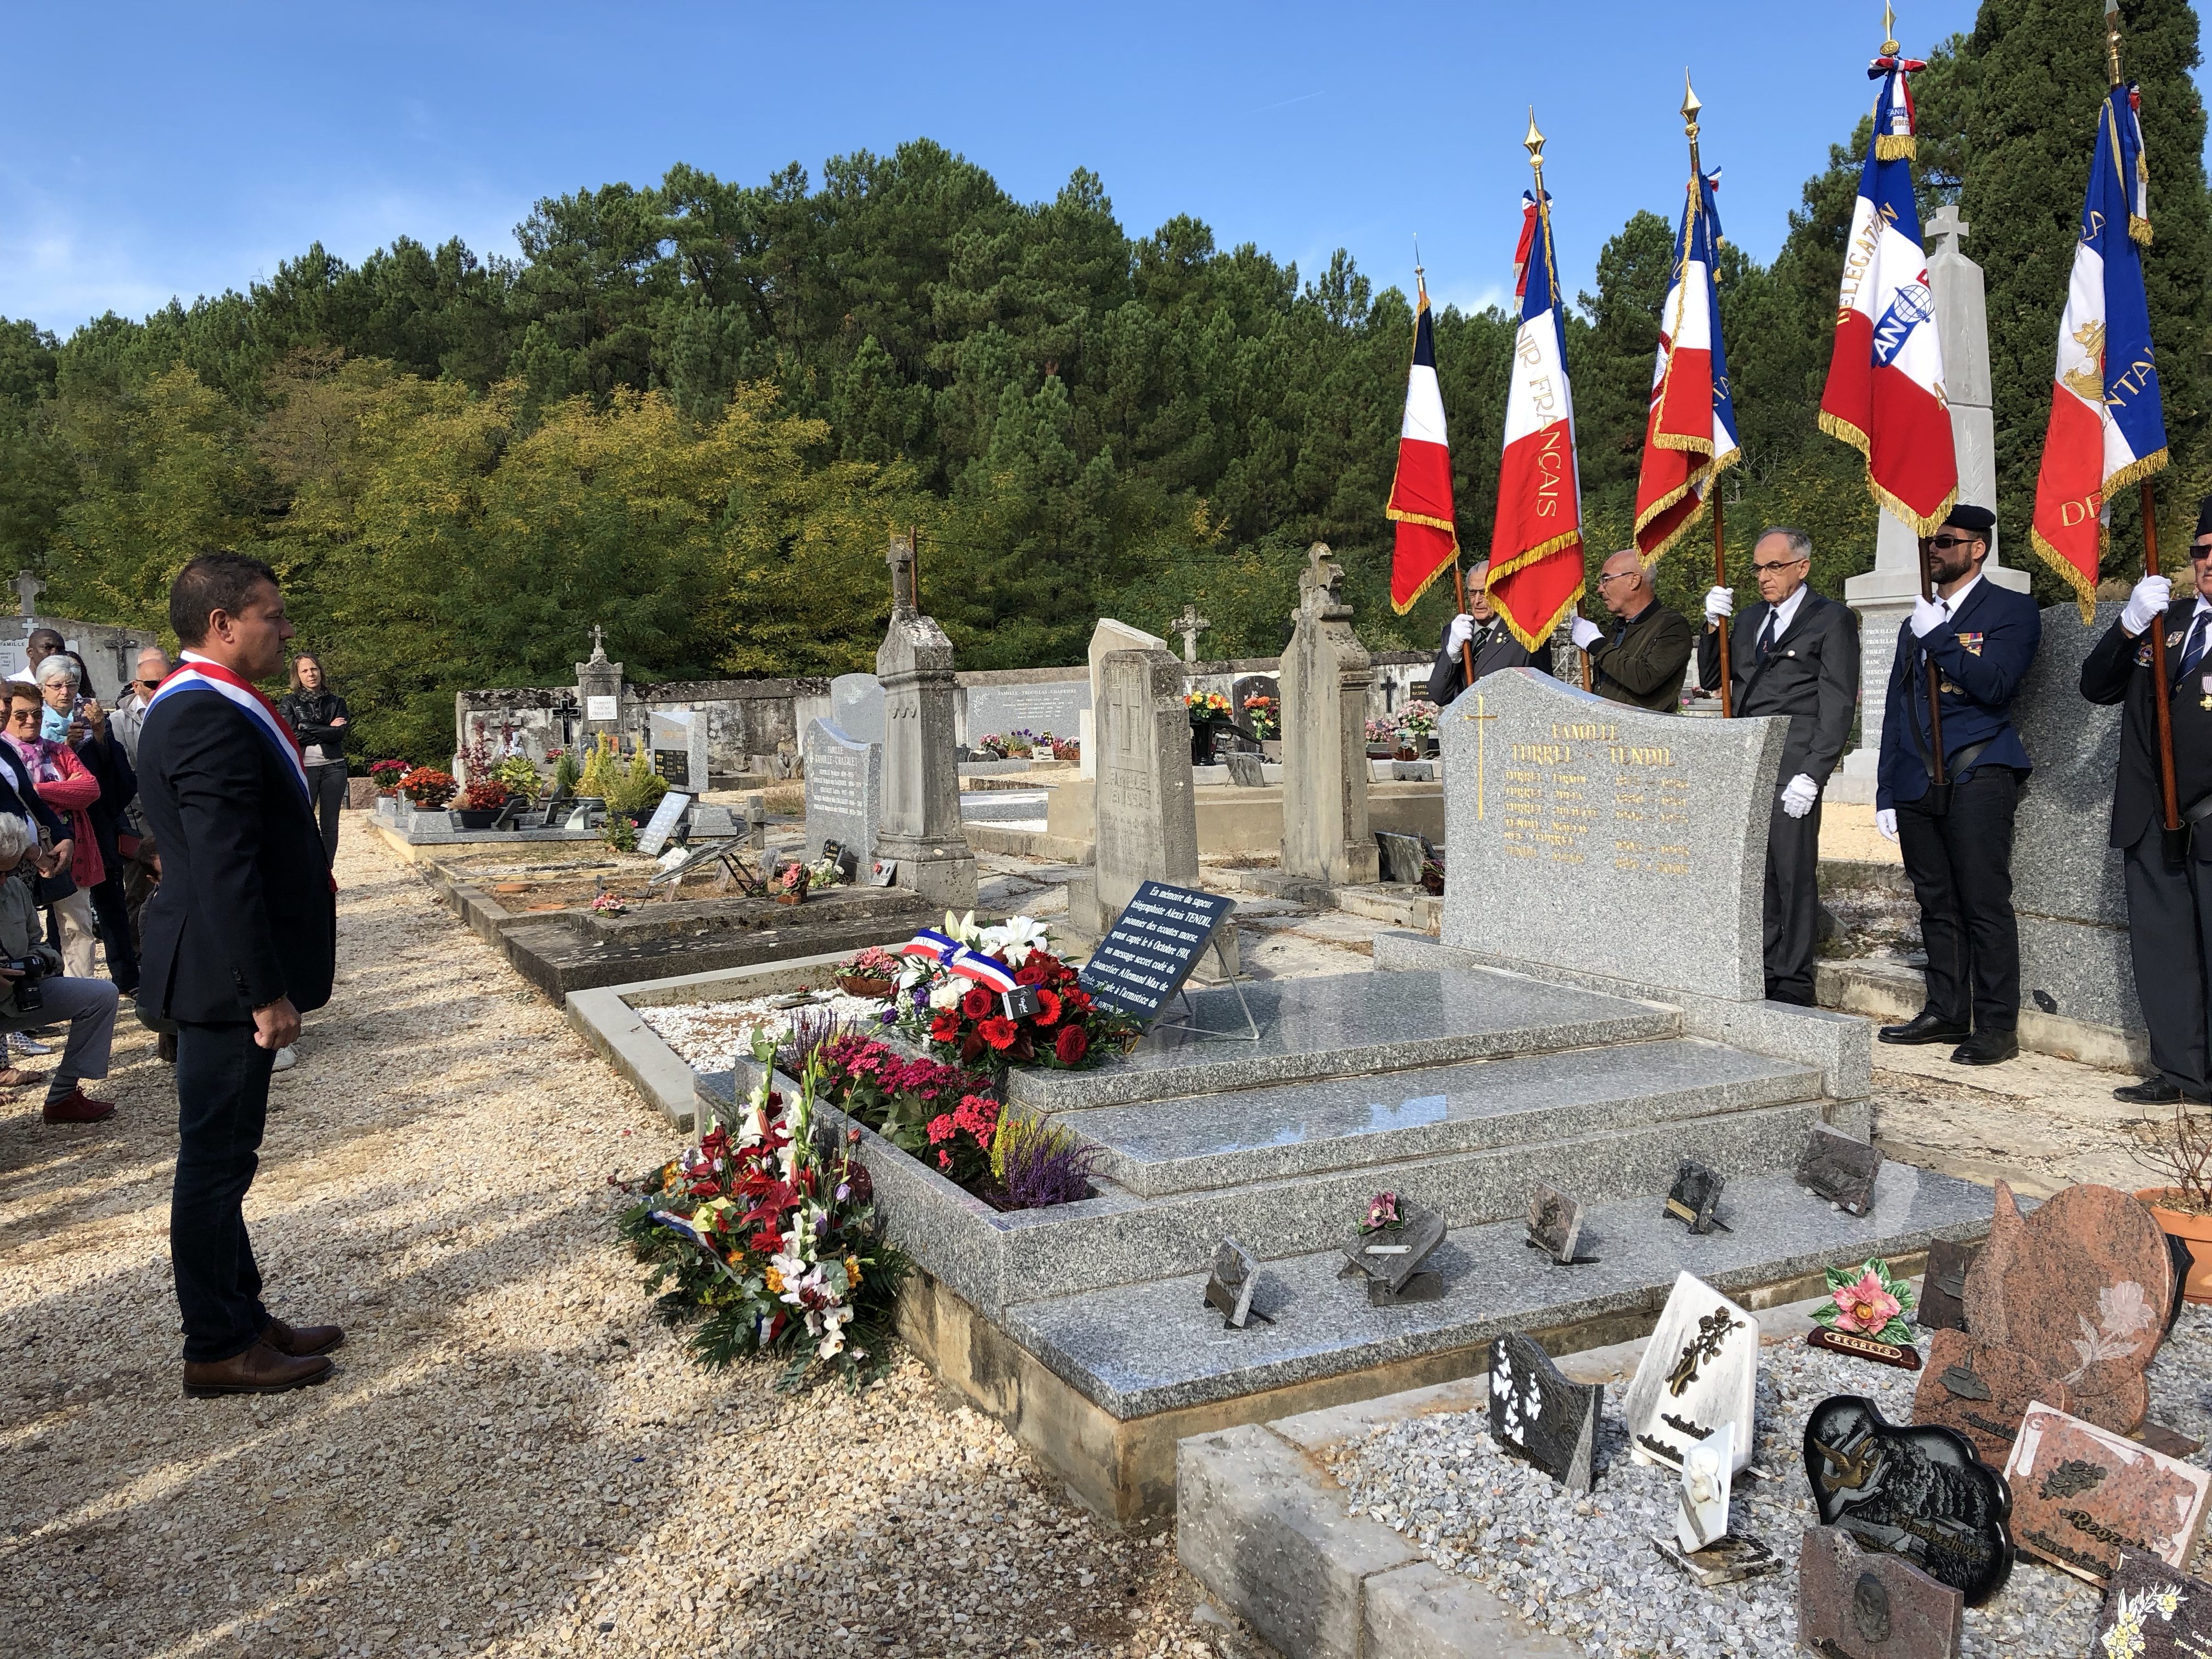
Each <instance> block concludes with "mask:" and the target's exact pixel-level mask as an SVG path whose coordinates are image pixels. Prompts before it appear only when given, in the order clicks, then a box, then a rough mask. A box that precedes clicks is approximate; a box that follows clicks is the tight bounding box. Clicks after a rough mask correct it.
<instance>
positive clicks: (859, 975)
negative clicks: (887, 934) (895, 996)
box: [834, 945, 900, 997]
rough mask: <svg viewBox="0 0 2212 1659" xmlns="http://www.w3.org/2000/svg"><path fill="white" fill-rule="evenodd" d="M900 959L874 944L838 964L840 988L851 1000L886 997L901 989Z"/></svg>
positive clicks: (837, 978)
mask: <svg viewBox="0 0 2212 1659" xmlns="http://www.w3.org/2000/svg"><path fill="white" fill-rule="evenodd" d="M899 967H900V963H899V959H898V958H897V957H895V956H893V955H892V954H891V953H890V951H886V950H884V948H883V946H881V945H869V946H868V947H867V948H866V950H864V951H856V952H854V954H853V955H851V956H849V957H846V958H845V960H844V961H842V962H841V963H838V964H837V971H836V975H835V976H834V977H835V978H836V981H837V988H838V989H839V990H841V991H842V992H843V993H844V994H846V995H847V996H848V997H887V996H889V995H890V994H891V993H892V992H894V991H896V990H897V989H898V981H899Z"/></svg>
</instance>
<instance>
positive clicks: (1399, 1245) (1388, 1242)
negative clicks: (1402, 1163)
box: [1337, 1193, 1445, 1305]
mask: <svg viewBox="0 0 2212 1659" xmlns="http://www.w3.org/2000/svg"><path fill="white" fill-rule="evenodd" d="M1444 1232H1445V1227H1444V1218H1443V1217H1442V1216H1440V1215H1438V1214H1437V1212H1435V1211H1434V1210H1431V1209H1430V1208H1429V1207H1428V1206H1426V1205H1424V1204H1417V1203H1415V1202H1414V1201H1413V1200H1412V1199H1410V1198H1407V1196H1406V1195H1405V1194H1402V1193H1377V1194H1376V1195H1375V1196H1374V1197H1373V1198H1372V1199H1370V1200H1369V1201H1368V1206H1367V1213H1366V1215H1365V1216H1364V1218H1362V1220H1361V1222H1360V1227H1359V1232H1358V1237H1355V1238H1353V1239H1352V1242H1351V1243H1348V1244H1346V1246H1345V1247H1344V1257H1345V1265H1344V1267H1343V1268H1342V1269H1341V1270H1340V1272H1339V1273H1338V1274H1337V1277H1338V1278H1339V1279H1345V1278H1348V1277H1350V1276H1351V1275H1352V1274H1353V1273H1364V1275H1366V1278H1367V1279H1368V1286H1367V1299H1368V1300H1369V1301H1370V1302H1373V1303H1378V1304H1383V1305H1388V1304H1390V1303H1393V1302H1427V1301H1433V1300H1435V1299H1436V1298H1437V1297H1439V1296H1441V1295H1443V1280H1442V1279H1439V1278H1438V1277H1437V1274H1435V1273H1424V1272H1423V1271H1422V1264H1423V1263H1424V1262H1425V1261H1427V1260H1428V1259H1429V1257H1430V1256H1431V1255H1434V1254H1435V1252H1436V1248H1437V1245H1439V1244H1441V1243H1443V1242H1444Z"/></svg>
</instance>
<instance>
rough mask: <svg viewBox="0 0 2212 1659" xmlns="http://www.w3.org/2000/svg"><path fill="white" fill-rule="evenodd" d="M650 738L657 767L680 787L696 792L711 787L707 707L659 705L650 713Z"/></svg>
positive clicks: (647, 721) (648, 728) (698, 792)
mask: <svg viewBox="0 0 2212 1659" xmlns="http://www.w3.org/2000/svg"><path fill="white" fill-rule="evenodd" d="M646 736H647V742H648V743H650V744H652V746H653V769H654V770H656V771H658V772H659V774H660V775H661V776H662V777H664V778H665V779H666V780H667V781H668V782H669V785H670V786H671V787H673V788H677V789H684V790H688V791H689V792H690V793H692V794H693V795H695V796H696V795H699V794H702V793H704V792H705V791H706V790H707V789H708V788H709V787H712V786H711V784H710V782H709V781H708V775H707V711H706V710H705V709H703V708H655V709H653V710H651V711H650V712H648V713H647V715H646Z"/></svg>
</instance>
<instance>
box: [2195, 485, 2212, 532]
mask: <svg viewBox="0 0 2212 1659" xmlns="http://www.w3.org/2000/svg"><path fill="white" fill-rule="evenodd" d="M2197 534H2198V535H2200V536H2212V495H2207V496H2206V497H2205V498H2204V499H2203V501H2200V502H2198V503H2197Z"/></svg>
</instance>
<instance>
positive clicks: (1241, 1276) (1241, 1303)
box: [1206, 1238, 1272, 1331]
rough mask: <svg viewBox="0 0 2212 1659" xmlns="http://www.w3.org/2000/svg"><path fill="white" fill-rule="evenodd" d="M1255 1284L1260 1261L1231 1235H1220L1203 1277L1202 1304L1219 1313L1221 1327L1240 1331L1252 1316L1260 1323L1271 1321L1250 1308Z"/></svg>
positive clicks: (1257, 1281)
mask: <svg viewBox="0 0 2212 1659" xmlns="http://www.w3.org/2000/svg"><path fill="white" fill-rule="evenodd" d="M1259 1284H1260V1264H1259V1262H1258V1261H1255V1260H1254V1259H1253V1256H1252V1253H1251V1252H1250V1251H1249V1250H1247V1249H1245V1248H1244V1247H1243V1245H1242V1244H1239V1243H1237V1241H1236V1240H1235V1239H1233V1238H1225V1239H1223V1240H1222V1241H1221V1243H1218V1244H1217V1245H1215V1246H1214V1247H1213V1269H1212V1272H1211V1273H1209V1274H1208V1275H1207V1276H1206V1306H1207V1307H1209V1308H1212V1309H1213V1310H1215V1311H1216V1312H1218V1313H1219V1314H1220V1316H1221V1324H1222V1328H1223V1329H1225V1330H1237V1331H1241V1330H1243V1328H1244V1327H1245V1325H1246V1323H1247V1322H1249V1321H1251V1320H1254V1319H1257V1320H1258V1321H1259V1322H1261V1324H1263V1325H1264V1324H1270V1323H1272V1321H1270V1320H1269V1319H1268V1317H1267V1315H1265V1314H1263V1313H1259V1312H1256V1311H1255V1310H1254V1309H1253V1306H1252V1293H1253V1291H1255V1290H1257V1289H1258V1288H1259Z"/></svg>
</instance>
